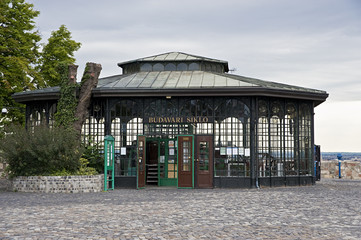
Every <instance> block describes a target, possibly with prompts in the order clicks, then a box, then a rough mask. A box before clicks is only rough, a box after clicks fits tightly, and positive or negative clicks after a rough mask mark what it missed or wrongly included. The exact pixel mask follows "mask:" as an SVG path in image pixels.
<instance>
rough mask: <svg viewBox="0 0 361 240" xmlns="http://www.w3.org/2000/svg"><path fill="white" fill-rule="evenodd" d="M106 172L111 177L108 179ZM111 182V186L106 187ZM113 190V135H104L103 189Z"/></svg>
mask: <svg viewBox="0 0 361 240" xmlns="http://www.w3.org/2000/svg"><path fill="white" fill-rule="evenodd" d="M108 172H111V178H109V179H108ZM108 184H111V187H108ZM109 189H111V190H114V137H113V136H111V135H106V136H105V137H104V191H108V190H109Z"/></svg>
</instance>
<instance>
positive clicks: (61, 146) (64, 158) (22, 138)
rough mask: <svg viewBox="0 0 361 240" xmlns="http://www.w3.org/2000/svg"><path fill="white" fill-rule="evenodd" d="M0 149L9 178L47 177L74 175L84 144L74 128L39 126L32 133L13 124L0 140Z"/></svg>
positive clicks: (77, 168) (78, 166) (78, 165)
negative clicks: (82, 144) (64, 173)
mask: <svg viewBox="0 0 361 240" xmlns="http://www.w3.org/2000/svg"><path fill="white" fill-rule="evenodd" d="M0 152H1V154H2V156H3V159H5V161H6V162H7V163H8V168H7V171H8V173H9V176H10V177H16V176H41V175H42V176H44V175H54V174H55V173H57V172H62V171H63V172H68V173H70V174H75V173H76V172H77V171H78V170H79V168H80V166H81V164H80V161H79V159H80V157H81V156H82V154H83V147H82V146H81V144H80V141H79V140H78V137H77V135H76V133H75V132H74V131H72V130H66V129H63V128H61V127H57V128H48V127H46V126H39V127H35V129H34V131H32V132H31V131H26V130H25V129H24V128H23V127H21V126H13V127H11V128H10V129H8V131H7V134H6V136H5V137H4V138H3V139H2V141H1V142H0Z"/></svg>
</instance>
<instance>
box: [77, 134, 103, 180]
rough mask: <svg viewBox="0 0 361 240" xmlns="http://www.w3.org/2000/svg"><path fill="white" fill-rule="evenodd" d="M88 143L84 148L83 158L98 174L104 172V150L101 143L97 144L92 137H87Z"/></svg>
mask: <svg viewBox="0 0 361 240" xmlns="http://www.w3.org/2000/svg"><path fill="white" fill-rule="evenodd" d="M86 142H88V143H87V144H86V145H85V146H84V152H83V155H82V158H85V159H87V160H88V164H87V165H88V166H89V167H92V168H94V169H95V170H96V171H97V172H98V173H102V172H104V154H103V153H102V150H103V148H102V147H101V146H100V144H99V143H96V142H95V141H94V140H93V139H92V138H91V137H90V136H87V140H86Z"/></svg>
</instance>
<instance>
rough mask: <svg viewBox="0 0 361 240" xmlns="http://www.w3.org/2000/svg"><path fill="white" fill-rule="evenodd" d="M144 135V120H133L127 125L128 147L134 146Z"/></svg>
mask: <svg viewBox="0 0 361 240" xmlns="http://www.w3.org/2000/svg"><path fill="white" fill-rule="evenodd" d="M142 134H143V119H142V118H133V119H131V120H130V121H129V122H128V123H127V145H132V144H133V142H134V141H136V140H137V136H138V135H142Z"/></svg>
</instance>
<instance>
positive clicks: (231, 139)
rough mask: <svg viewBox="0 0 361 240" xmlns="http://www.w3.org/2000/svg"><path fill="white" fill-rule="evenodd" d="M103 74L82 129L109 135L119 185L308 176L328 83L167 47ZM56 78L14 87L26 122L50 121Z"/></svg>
mask: <svg viewBox="0 0 361 240" xmlns="http://www.w3.org/2000/svg"><path fill="white" fill-rule="evenodd" d="M118 66H119V67H121V68H122V70H123V73H122V74H120V75H116V76H110V77H105V78H101V79H99V83H98V86H97V87H96V88H95V89H94V90H93V92H92V104H91V108H90V110H89V118H88V119H87V121H86V123H85V124H84V126H83V132H82V133H83V135H84V136H92V137H93V138H94V139H95V141H96V142H99V143H102V142H103V140H104V136H105V135H112V136H113V137H114V138H115V152H116V162H115V186H116V187H130V188H137V187H138V188H142V187H146V186H149V185H153V186H159V187H161V186H177V187H179V188H213V187H233V188H237V187H246V188H251V187H257V186H287V185H308V184H313V183H314V182H315V173H314V117H313V116H314V107H316V106H317V105H319V104H320V103H322V102H324V101H325V100H326V98H327V97H328V94H327V93H326V92H325V91H320V90H315V89H309V88H303V87H298V86H291V85H285V84H280V83H275V82H269V81H264V80H259V79H254V78H249V77H243V76H238V75H233V74H229V73H228V71H229V69H228V62H226V61H221V60H216V59H211V58H206V57H201V56H195V55H190V54H185V53H180V52H170V53H165V54H160V55H156V56H151V57H146V58H140V59H136V60H132V61H127V62H122V63H119V64H118ZM59 95H60V89H59V87H53V88H46V89H40V90H35V91H28V92H21V93H17V94H15V95H14V98H15V100H16V101H17V102H21V103H24V104H26V125H27V127H28V128H30V129H31V128H33V127H34V126H36V125H39V124H42V123H46V124H48V125H49V126H52V125H53V123H54V113H55V112H56V105H57V100H58V99H59Z"/></svg>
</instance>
